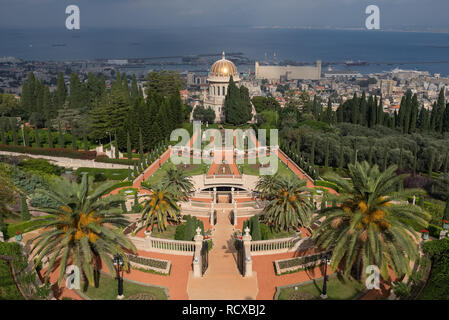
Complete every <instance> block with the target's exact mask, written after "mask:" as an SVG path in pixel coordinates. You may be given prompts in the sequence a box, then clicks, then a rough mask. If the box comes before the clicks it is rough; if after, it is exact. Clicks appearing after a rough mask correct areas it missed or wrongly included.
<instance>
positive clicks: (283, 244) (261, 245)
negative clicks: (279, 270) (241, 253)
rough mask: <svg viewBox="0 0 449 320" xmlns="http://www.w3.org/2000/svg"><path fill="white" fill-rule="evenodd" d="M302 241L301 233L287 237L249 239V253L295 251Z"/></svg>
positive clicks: (262, 253)
mask: <svg viewBox="0 0 449 320" xmlns="http://www.w3.org/2000/svg"><path fill="white" fill-rule="evenodd" d="M301 242H302V238H301V234H300V233H298V234H297V235H295V236H293V237H289V238H281V239H272V240H259V241H251V255H253V256H256V255H264V254H277V253H285V252H290V251H296V250H297V247H298V246H299V244H300V243H301Z"/></svg>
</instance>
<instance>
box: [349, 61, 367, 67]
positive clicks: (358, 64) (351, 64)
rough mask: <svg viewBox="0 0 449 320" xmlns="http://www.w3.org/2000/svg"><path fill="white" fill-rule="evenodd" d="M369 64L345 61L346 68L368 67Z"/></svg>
mask: <svg viewBox="0 0 449 320" xmlns="http://www.w3.org/2000/svg"><path fill="white" fill-rule="evenodd" d="M366 64H367V62H366V61H360V60H359V61H352V60H347V61H345V65H346V66H364V65H366Z"/></svg>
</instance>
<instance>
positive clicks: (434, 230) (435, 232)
mask: <svg viewBox="0 0 449 320" xmlns="http://www.w3.org/2000/svg"><path fill="white" fill-rule="evenodd" d="M427 229H428V230H429V235H430V236H431V237H434V238H437V239H439V238H440V232H441V231H442V230H443V228H441V227H438V226H436V225H433V224H429V226H428V227H427Z"/></svg>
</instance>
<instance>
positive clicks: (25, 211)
mask: <svg viewBox="0 0 449 320" xmlns="http://www.w3.org/2000/svg"><path fill="white" fill-rule="evenodd" d="M21 201H22V209H21V217H22V221H28V220H30V219H31V214H30V211H29V210H28V204H27V199H26V196H25V195H22V196H21Z"/></svg>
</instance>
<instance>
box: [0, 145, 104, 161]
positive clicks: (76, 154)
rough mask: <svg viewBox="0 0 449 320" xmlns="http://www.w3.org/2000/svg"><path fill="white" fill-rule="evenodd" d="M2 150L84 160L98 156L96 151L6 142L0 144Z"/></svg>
mask: <svg viewBox="0 0 449 320" xmlns="http://www.w3.org/2000/svg"><path fill="white" fill-rule="evenodd" d="M0 150H1V151H9V152H17V153H28V154H34V155H40V156H50V157H65V158H73V159H82V160H93V159H95V157H96V156H97V152H96V151H82V150H79V151H75V150H71V149H64V148H34V147H24V146H12V145H6V144H0Z"/></svg>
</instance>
